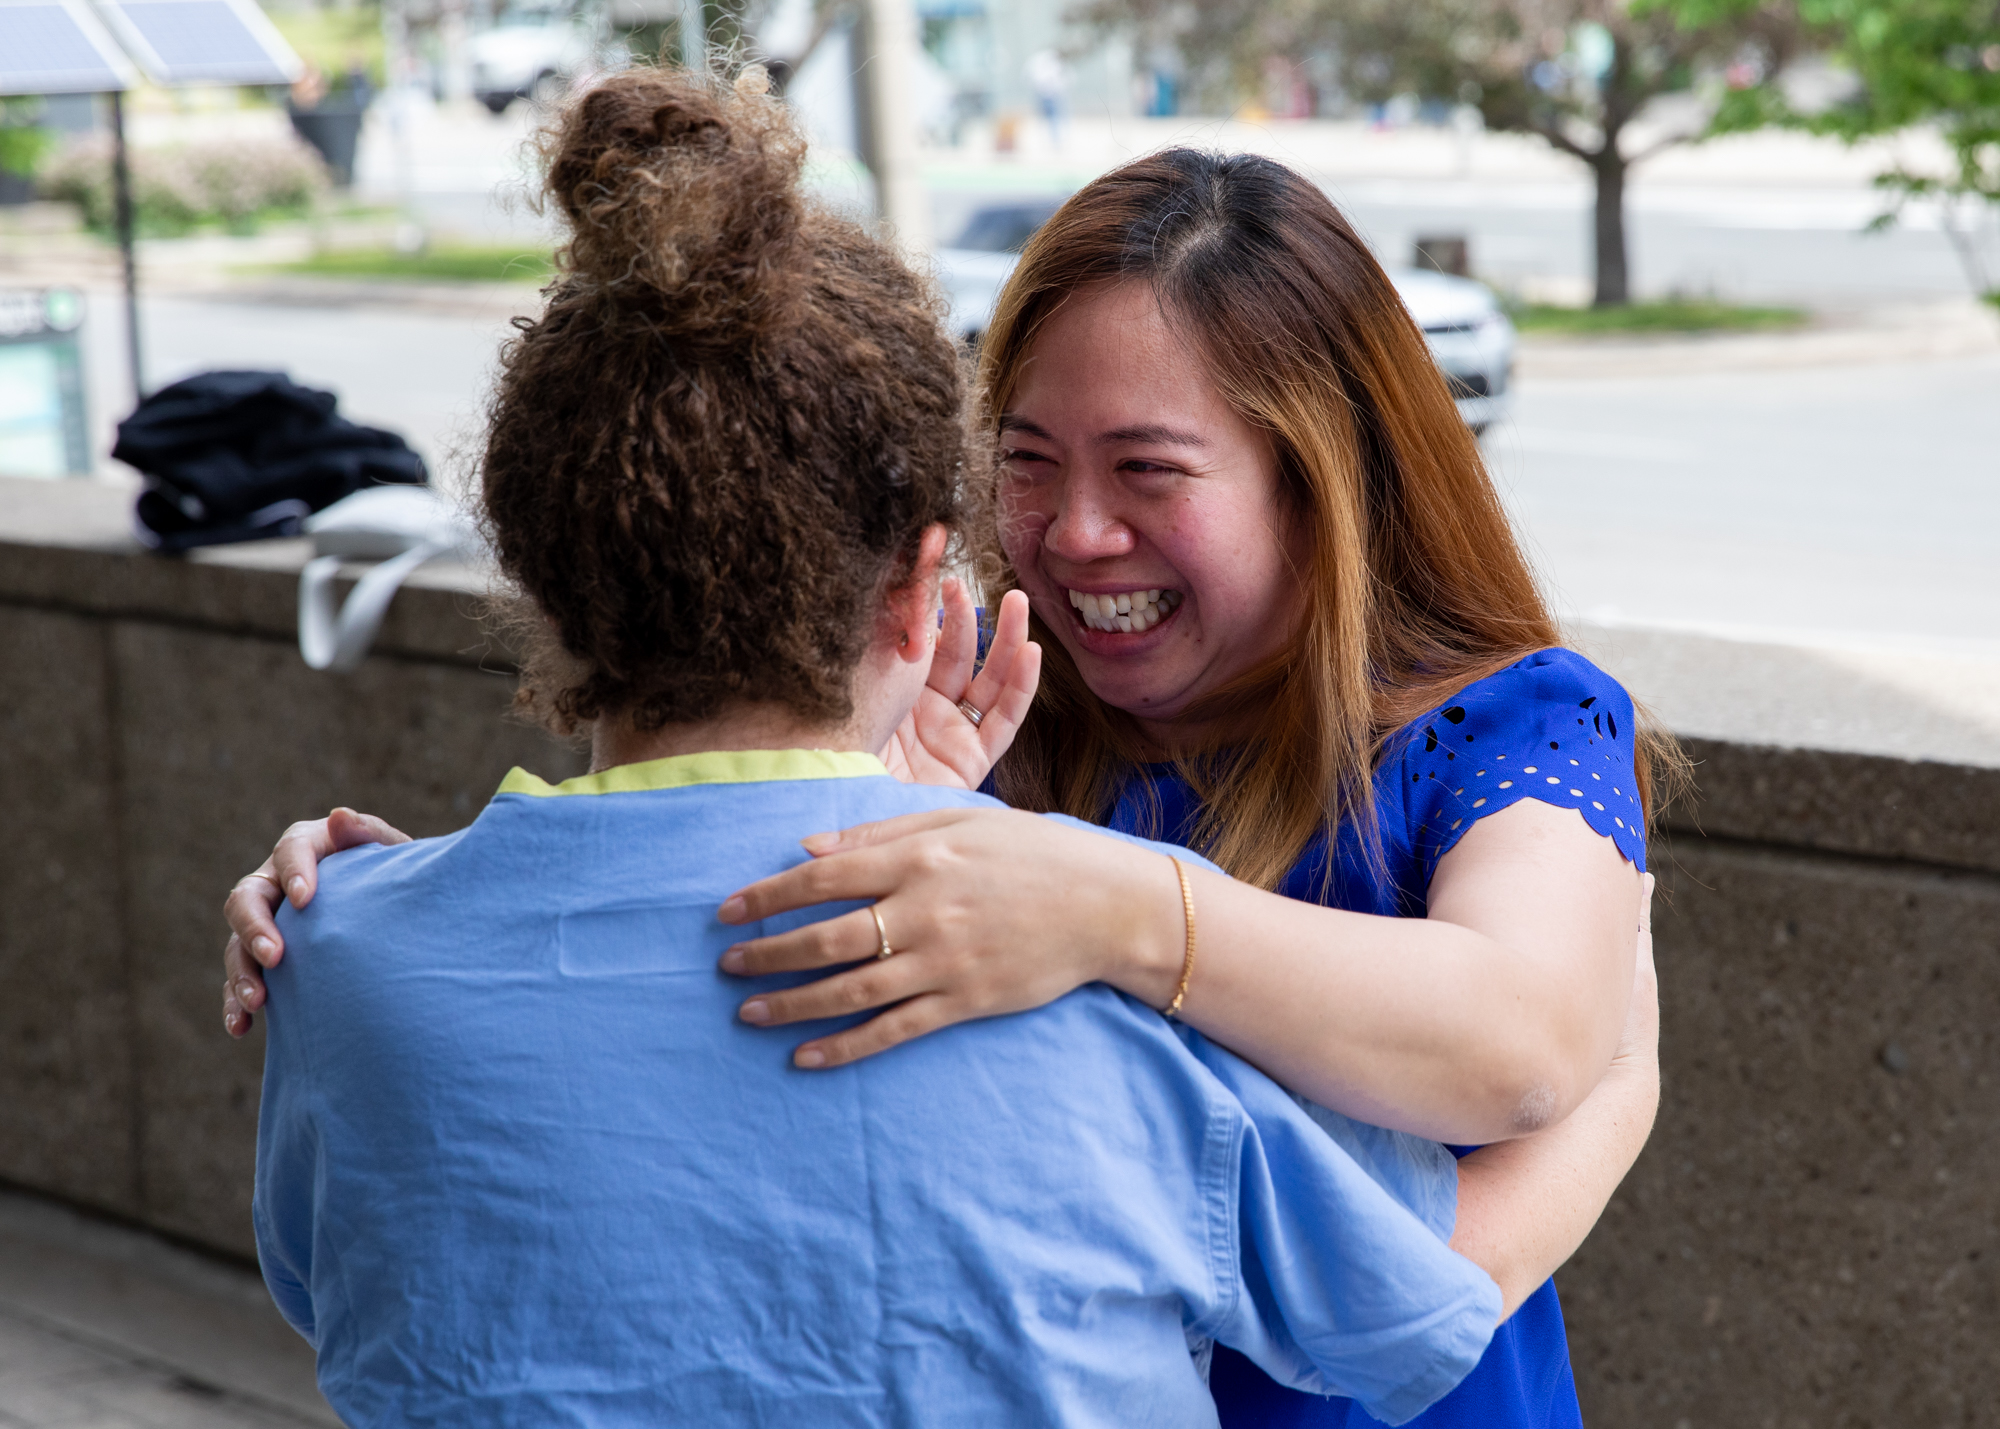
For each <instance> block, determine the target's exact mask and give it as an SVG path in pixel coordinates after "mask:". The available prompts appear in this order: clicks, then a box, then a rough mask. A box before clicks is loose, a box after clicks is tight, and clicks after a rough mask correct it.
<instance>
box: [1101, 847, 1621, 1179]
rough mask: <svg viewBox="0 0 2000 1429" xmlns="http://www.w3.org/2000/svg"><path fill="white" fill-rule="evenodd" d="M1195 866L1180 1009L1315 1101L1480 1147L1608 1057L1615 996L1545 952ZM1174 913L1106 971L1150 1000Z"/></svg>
mask: <svg viewBox="0 0 2000 1429" xmlns="http://www.w3.org/2000/svg"><path fill="white" fill-rule="evenodd" d="M1191 877H1192V878H1193V882H1194V893H1195V903H1196V907H1197V936H1198V948H1197V963H1196V968H1195V971H1194V977H1193V979H1192V980H1191V983H1190V987H1189V992H1188V997H1187V1000H1186V1001H1185V1003H1184V1004H1183V1006H1182V1009H1181V1013H1180V1016H1181V1018H1182V1020H1183V1021H1186V1022H1188V1023H1189V1024H1190V1025H1192V1026H1194V1027H1196V1028H1198V1029H1199V1030H1200V1031H1201V1032H1202V1033H1203V1034H1205V1035H1206V1036H1209V1037H1211V1038H1213V1039H1214V1040H1215V1041H1217V1042H1219V1043H1221V1044H1222V1045H1223V1046H1225V1047H1228V1048H1229V1049H1230V1050H1232V1051H1234V1052H1236V1053H1237V1054H1238V1055H1240V1056H1242V1057H1244V1058H1245V1059H1246V1060H1248V1061H1250V1062H1253V1063H1255V1064H1256V1065H1257V1066H1259V1067H1260V1068H1262V1069H1263V1070H1264V1071H1265V1072H1266V1073H1268V1074H1269V1075H1270V1076H1271V1077H1273V1078H1274V1079H1275V1080H1276V1081H1278V1082H1279V1083H1281V1084H1282V1085H1284V1086H1286V1087H1289V1088H1291V1089H1292V1090H1293V1091H1296V1092H1298V1093H1299V1094H1300V1095H1302V1096H1305V1097H1308V1098H1310V1099H1311V1100H1313V1101H1316V1102H1318V1103H1320V1104H1321V1105H1323V1106H1328V1107H1332V1108H1333V1109H1334V1110H1336V1111H1339V1112H1342V1113H1343V1114H1345V1115H1348V1116H1352V1117H1354V1118H1356V1119H1358V1120H1361V1121H1368V1122H1372V1123H1374V1124H1376V1125H1378V1126H1388V1127H1392V1128H1395V1129H1397V1130H1402V1131H1410V1132H1415V1133H1416V1134H1418V1135H1421V1136H1426V1137H1430V1138H1432V1139H1434V1140H1438V1141H1448V1142H1453V1143H1456V1144H1460V1145H1464V1144H1479V1143H1485V1142H1489V1141H1497V1140H1500V1139H1503V1138H1507V1137H1514V1136H1520V1135H1522V1134H1523V1133H1525V1132H1528V1131H1532V1130H1534V1129H1535V1128H1536V1126H1537V1125H1545V1124H1546V1123H1547V1121H1548V1120H1549V1119H1551V1118H1554V1117H1560V1116H1562V1115H1563V1114H1564V1113H1566V1112H1568V1111H1569V1110H1570V1109H1571V1108H1573V1107H1574V1106H1576V1105H1577V1103H1578V1102H1580V1101H1581V1100H1582V1099H1583V1097H1584V1096H1585V1095H1586V1094H1587V1093H1588V1091H1589V1089H1590V1088H1591V1087H1592V1086H1593V1085H1595V1084H1596V1082H1597V1081H1598V1079H1599V1078H1600V1077H1601V1075H1602V1074H1603V1070H1604V1067H1605V1065H1606V1064H1607V1063H1608V1061H1609V1060H1610V1056H1611V1052H1612V1048H1613V1045H1614V1044H1615V1041H1616V1036H1617V1029H1618V1026H1619V1022H1620V1020H1621V1019H1622V1016H1623V1013H1624V1006H1623V1002H1622V1000H1621V999H1619V998H1617V997H1615V996H1614V997H1612V998H1610V999H1609V1000H1608V1001H1607V1000H1606V999H1605V998H1604V997H1603V996H1601V995H1600V990H1599V989H1596V988H1593V987H1589V986H1579V980H1578V979H1576V978H1575V977H1573V976H1566V975H1565V971H1566V970H1565V969H1563V968H1561V967H1560V966H1558V965H1555V964H1554V963H1552V961H1551V960H1550V959H1549V958H1548V957H1547V956H1545V955H1544V954H1542V953H1541V952H1540V951H1539V950H1533V951H1523V950H1520V949H1518V948H1516V947H1514V946H1512V945H1511V944H1510V943H1507V942H1503V941H1501V940H1498V939H1495V938H1493V937H1491V936H1489V935H1487V934H1484V933H1481V932H1478V931H1476V930H1474V929H1470V928H1466V927H1462V926H1459V925H1456V924H1453V923H1448V922H1442V921H1437V920H1429V919H1420V918H1385V917H1373V916H1369V915H1365V914H1359V913H1348V912H1344V911H1341V910H1338V909H1329V908H1321V907H1318V906H1316V905H1312V904H1307V903H1301V902H1298V901H1296V900H1292V899H1286V898H1280V897H1277V896H1275V895H1272V894H1268V893H1263V892H1261V891H1259V890H1257V889H1254V888H1250V887H1248V886H1246V885H1244V884H1240V883H1236V882H1234V881H1232V880H1228V879H1224V878H1220V877H1217V876H1214V875H1208V874H1194V875H1191ZM1171 911H1172V912H1173V913H1174V914H1175V915H1176V916H1175V917H1174V918H1173V919H1172V920H1171V921H1170V922H1168V923H1166V924H1164V925H1163V927H1164V931H1160V930H1155V931H1153V932H1152V934H1151V941H1152V943H1153V944H1154V945H1155V946H1154V947H1153V948H1152V949H1151V950H1150V951H1146V950H1141V951H1140V952H1139V956H1138V958H1137V959H1136V960H1135V961H1136V964H1137V969H1138V970H1136V971H1133V972H1128V973H1126V974H1125V975H1123V976H1121V977H1114V978H1113V979H1112V980H1113V981H1115V982H1117V983H1118V984H1119V985H1120V986H1123V987H1124V988H1125V990H1126V991H1129V992H1132V993H1133V995H1135V996H1138V997H1141V998H1142V999H1145V1000H1148V1001H1151V1002H1152V1003H1153V1004H1154V1005H1155V1006H1160V1005H1164V1003H1165V1002H1166V1001H1167V1000H1168V999H1169V998H1170V997H1171V996H1172V994H1173V989H1174V986H1175V984H1176V983H1177V981H1178V978H1179V971H1180V967H1179V964H1180V958H1181V953H1182V947H1183V944H1182V931H1181V923H1180V919H1179V917H1178V916H1177V915H1178V912H1179V909H1178V904H1177V900H1176V903H1175V905H1174V906H1173V907H1172V910H1171ZM1153 921H1155V920H1152V919H1149V920H1148V922H1149V923H1150V922H1153ZM1135 941H1136V940H1135ZM1623 977H1624V980H1625V981H1626V982H1629V973H1628V974H1624V975H1623ZM1612 990H1613V992H1616V990H1617V989H1616V987H1615V986H1614V987H1613V989H1612ZM1599 1004H1602V1005H1601V1006H1600V1005H1599Z"/></svg>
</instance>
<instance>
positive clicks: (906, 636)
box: [896, 630, 910, 650]
mask: <svg viewBox="0 0 2000 1429" xmlns="http://www.w3.org/2000/svg"><path fill="white" fill-rule="evenodd" d="M896 643H897V644H898V645H900V646H902V647H903V648H904V649H905V650H907V649H909V648H910V632H909V631H907V630H905V631H904V632H903V638H902V639H901V640H899V641H897V642H896Z"/></svg>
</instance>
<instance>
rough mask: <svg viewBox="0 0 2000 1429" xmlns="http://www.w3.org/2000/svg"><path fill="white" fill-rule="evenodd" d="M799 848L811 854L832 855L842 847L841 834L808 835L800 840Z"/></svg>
mask: <svg viewBox="0 0 2000 1429" xmlns="http://www.w3.org/2000/svg"><path fill="white" fill-rule="evenodd" d="M799 847H800V848H802V849H804V850H805V851H806V852H807V853H810V854H815V855H817V854H823V853H832V852H833V851H834V850H835V849H837V848H839V847H840V835H839V834H808V835H807V836H806V837H805V838H802V839H800V840H799Z"/></svg>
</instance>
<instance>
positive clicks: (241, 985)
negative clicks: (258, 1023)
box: [236, 977, 257, 1007]
mask: <svg viewBox="0 0 2000 1429" xmlns="http://www.w3.org/2000/svg"><path fill="white" fill-rule="evenodd" d="M256 995H257V984H256V983H254V982H252V981H250V979H249V978H247V977H240V978H238V979H236V1000H237V1001H238V1002H240V1003H242V1004H243V1005H244V1006H245V1007H248V1006H249V1005H250V1003H251V1000H252V999H253V998H255V997H256Z"/></svg>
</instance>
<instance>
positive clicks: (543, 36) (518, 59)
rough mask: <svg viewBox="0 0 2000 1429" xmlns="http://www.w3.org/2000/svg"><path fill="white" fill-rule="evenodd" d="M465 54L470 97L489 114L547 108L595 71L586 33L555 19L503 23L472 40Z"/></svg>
mask: <svg viewBox="0 0 2000 1429" xmlns="http://www.w3.org/2000/svg"><path fill="white" fill-rule="evenodd" d="M471 49H472V92H473V94H474V95H476V96H477V97H478V99H479V102H480V103H481V104H484V105H485V106H486V107H487V108H488V109H490V110H492V111H493V112H494V113H495V114H504V113H505V112H506V110H507V106H508V105H510V104H512V103H513V102H514V101H515V100H517V99H532V100H535V101H536V102H538V103H542V104H548V103H550V102H552V101H553V100H554V99H555V98H556V97H557V96H558V95H560V94H561V93H562V91H563V89H564V88H565V87H566V86H567V85H568V84H569V82H570V81H571V80H573V79H580V78H583V77H584V76H586V75H588V74H590V73H591V72H592V71H593V70H595V68H596V67H597V66H596V63H595V61H596V54H595V47H594V46H593V45H592V43H591V37H590V34H589V32H588V31H586V30H585V29H584V28H583V27H582V26H581V25H578V24H575V23H572V22H571V21H570V20H569V19H567V18H566V17H562V16H557V15H548V16H545V17H542V16H536V17H528V16H523V17H521V18H519V19H513V20H508V21H506V22H504V23H502V24H500V25H496V26H495V27H494V28H493V29H490V30H487V31H485V32H484V33H482V34H477V35H474V36H473V37H472V45H471Z"/></svg>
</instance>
